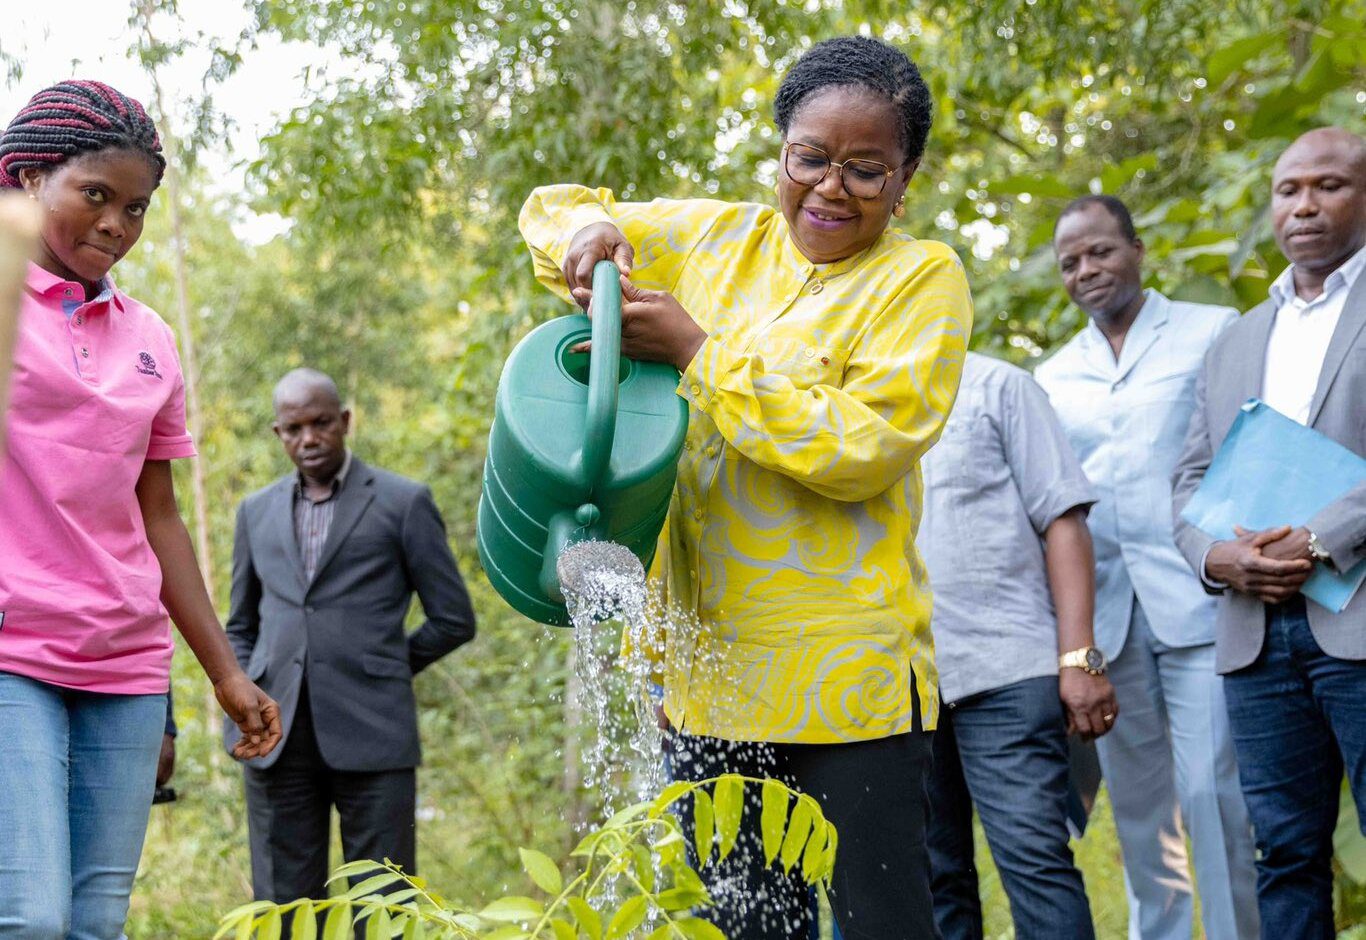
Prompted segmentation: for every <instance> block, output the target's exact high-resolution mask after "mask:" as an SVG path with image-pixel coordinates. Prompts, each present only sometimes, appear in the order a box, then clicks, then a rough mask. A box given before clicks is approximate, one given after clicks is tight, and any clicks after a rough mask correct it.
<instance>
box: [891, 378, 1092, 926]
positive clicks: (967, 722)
mask: <svg viewBox="0 0 1366 940" xmlns="http://www.w3.org/2000/svg"><path fill="white" fill-rule="evenodd" d="M921 468H922V471H923V473H924V479H925V510H924V516H923V518H922V521H921V527H920V535H919V537H918V539H917V545H918V547H919V548H920V549H921V551H922V552H923V554H924V557H925V563H926V565H927V566H928V568H929V572H930V586H931V588H932V589H933V591H934V618H933V621H932V625H933V629H934V643H935V655H936V658H937V660H938V663H939V671H940V677H939V684H940V693H941V697H942V699H943V701H944V704H945V708H944V710H943V711H942V712H941V713H940V717H939V729H938V730H937V731H936V733H935V736H934V770H933V773H932V775H931V779H930V788H929V789H930V805H931V806H932V807H933V808H934V812H933V813H931V817H930V818H931V822H930V829H929V833H928V842H929V850H930V870H931V888H932V891H933V893H934V914H935V921H936V923H937V924H938V927H939V931H940V933H941V934H942V936H943V938H944V940H968V938H975V937H981V936H982V909H981V902H980V900H979V897H978V891H977V875H976V869H975V868H974V866H973V858H972V855H973V839H972V809H973V804H976V806H977V813H978V815H979V816H980V817H981V820H982V828H983V829H984V830H985V831H986V836H987V844H988V845H989V846H990V847H991V854H992V857H993V858H994V859H995V861H996V867H997V870H998V871H1000V873H1001V881H1002V884H1003V885H1004V887H1005V890H1006V895H1007V896H1008V897H1009V898H1010V909H1011V915H1012V918H1013V919H1014V922H1015V936H1016V937H1017V938H1020V940H1031V938H1051V937H1068V938H1078V940H1086V938H1091V937H1093V936H1094V933H1093V930H1092V925H1091V912H1090V908H1089V907H1088V905H1087V902H1086V891H1085V888H1084V887H1083V885H1082V879H1081V873H1080V872H1078V871H1077V869H1076V866H1075V865H1074V864H1073V861H1072V850H1071V848H1070V847H1069V846H1068V844H1067V778H1068V749H1067V734H1068V732H1069V731H1074V732H1077V733H1079V734H1081V735H1082V736H1084V737H1087V738H1095V737H1099V736H1100V735H1103V734H1105V733H1106V732H1107V731H1109V730H1110V728H1111V727H1112V725H1113V724H1114V722H1115V719H1116V715H1117V714H1118V709H1117V707H1116V704H1115V696H1114V690H1113V689H1111V687H1110V683H1109V680H1108V679H1106V678H1105V675H1104V660H1103V658H1102V657H1101V656H1100V655H1099V651H1098V650H1096V649H1094V647H1093V646H1092V634H1091V616H1092V610H1093V606H1094V590H1095V581H1094V568H1093V566H1094V562H1093V558H1092V553H1091V537H1090V535H1089V533H1088V532H1087V528H1086V512H1087V509H1088V507H1089V506H1090V505H1091V503H1092V502H1094V501H1095V498H1096V497H1095V494H1094V492H1093V491H1092V489H1091V485H1090V484H1089V483H1088V482H1087V480H1086V476H1085V475H1084V474H1083V473H1082V469H1081V466H1080V464H1078V462H1077V458H1076V457H1075V456H1074V455H1073V453H1072V448H1071V446H1070V445H1069V444H1068V442H1067V438H1066V436H1065V435H1064V433H1063V430H1062V427H1061V426H1060V425H1059V424H1058V420H1057V418H1056V416H1055V415H1054V414H1053V409H1052V408H1051V407H1050V406H1049V404H1048V398H1047V396H1046V395H1045V394H1044V393H1043V390H1042V389H1040V388H1039V387H1038V386H1037V385H1036V384H1035V383H1034V380H1033V379H1031V378H1030V377H1029V375H1028V374H1027V373H1025V372H1024V371H1022V370H1020V369H1017V368H1015V367H1014V366H1011V365H1007V364H1006V363H1004V362H1000V361H998V360H995V359H991V358H988V357H985V356H979V355H977V354H975V353H969V354H968V357H967V362H966V363H965V365H964V368H963V380H962V385H961V386H960V389H959V392H958V400H957V403H956V404H955V405H954V410H953V413H952V414H951V415H950V416H949V420H948V424H947V425H946V426H945V428H944V434H943V436H942V437H941V438H940V439H939V443H938V444H936V445H935V446H934V448H933V449H932V450H931V451H930V452H929V454H928V455H927V456H926V458H925V459H924V461H923V462H922V464H921Z"/></svg>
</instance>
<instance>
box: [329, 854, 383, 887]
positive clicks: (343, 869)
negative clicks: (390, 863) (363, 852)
mask: <svg viewBox="0 0 1366 940" xmlns="http://www.w3.org/2000/svg"><path fill="white" fill-rule="evenodd" d="M383 867H384V866H383V865H381V864H380V863H379V862H372V861H370V860H369V859H368V858H363V859H360V860H359V861H355V862H347V863H346V864H345V865H341V866H339V867H338V868H336V869H335V870H334V871H333V872H332V877H330V878H328V879H327V883H328V884H331V883H332V882H334V881H337V880H338V879H341V878H350V877H351V876H352V875H361V874H364V873H365V872H368V871H374V870H375V869H377V868H383Z"/></svg>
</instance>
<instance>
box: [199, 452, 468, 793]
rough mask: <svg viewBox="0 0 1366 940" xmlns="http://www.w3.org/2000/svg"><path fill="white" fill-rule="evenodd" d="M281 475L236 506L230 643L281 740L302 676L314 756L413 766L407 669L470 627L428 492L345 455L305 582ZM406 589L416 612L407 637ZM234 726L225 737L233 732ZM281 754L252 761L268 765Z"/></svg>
mask: <svg viewBox="0 0 1366 940" xmlns="http://www.w3.org/2000/svg"><path fill="white" fill-rule="evenodd" d="M294 481H295V475H294V474H292V473H291V474H289V475H288V476H285V477H283V478H282V479H280V480H277V481H276V482H274V483H272V484H271V485H270V486H267V487H265V488H264V489H262V490H259V491H257V492H255V493H253V494H252V495H250V496H248V497H247V498H246V499H245V500H243V501H242V505H241V506H240V507H238V510H237V536H236V540H235V541H234V543H233V553H232V607H231V611H230V613H229V615H228V625H227V628H228V639H229V640H230V641H231V643H232V647H233V651H234V652H235V653H236V654H237V659H238V662H240V663H241V664H242V667H243V668H244V669H245V670H246V672H247V676H248V677H249V678H250V679H252V680H254V681H255V682H256V683H257V684H258V685H260V687H261V688H262V689H263V690H264V691H265V692H266V694H268V695H270V696H271V697H272V698H274V699H275V700H276V701H277V702H279V703H280V719H281V723H282V725H283V728H284V732H285V736H286V738H287V737H288V735H289V729H290V726H291V724H292V723H293V720H294V714H295V711H296V709H297V706H298V700H299V689H300V687H301V686H302V685H304V682H303V679H304V674H305V672H306V673H307V675H308V682H307V689H308V702H309V707H310V710H311V714H312V717H313V724H314V727H315V730H316V733H317V738H318V749H319V750H320V751H321V752H322V757H323V760H324V761H325V762H326V763H327V765H328V766H329V767H331V768H332V769H334V770H343V771H376V770H396V769H401V768H405V767H415V766H417V764H418V763H420V762H421V749H420V747H419V744H418V734H417V705H416V700H415V699H414V697H413V675H414V674H415V673H417V672H419V671H420V670H422V669H424V668H425V667H427V666H429V665H431V664H432V663H433V662H435V661H436V660H438V659H440V658H441V657H442V656H444V655H446V654H447V653H449V652H450V651H451V650H453V649H455V648H456V647H457V646H459V645H460V644H462V643H465V642H468V641H469V640H470V639H471V638H472V637H473V636H474V610H473V608H472V607H471V605H470V599H469V595H468V593H466V591H465V584H464V581H462V580H461V578H460V571H459V569H458V568H457V567H456V563H455V558H454V557H453V556H452V555H451V549H450V546H449V544H447V541H446V528H445V525H444V524H443V523H442V521H441V515H440V513H439V512H438V511H437V508H436V504H435V502H433V501H432V494H431V490H429V489H428V488H427V487H425V486H423V485H422V484H420V483H415V482H413V481H412V480H408V479H405V478H404V477H401V476H398V475H397V474H393V473H388V472H387V471H384V470H378V469H376V468H374V467H370V466H367V465H366V464H364V463H362V462H361V461H359V460H357V459H355V458H352V464H351V469H350V470H349V472H348V475H347V478H346V483H345V485H344V486H342V488H341V490H340V491H339V492H338V493H337V496H336V499H337V506H336V509H335V515H334V516H333V519H332V525H331V528H330V529H329V530H328V535H327V542H326V543H325V544H324V546H323V550H322V554H321V556H320V557H319V559H318V567H317V572H316V574H315V575H314V577H313V580H312V581H311V582H309V581H305V579H304V569H303V562H302V560H301V558H300V555H299V545H298V541H297V539H296V538H295V536H294V502H293V500H294ZM414 591H416V592H417V595H418V597H419V598H420V599H421V601H422V610H423V612H424V613H425V614H426V615H427V621H426V623H424V624H423V625H422V626H421V627H419V628H418V629H417V630H416V631H414V632H413V633H411V634H408V635H406V636H405V634H404V630H403V621H404V617H405V616H406V614H407V612H408V607H409V605H410V604H411V602H412V595H413V592H414ZM238 736H239V735H238V731H237V728H236V726H235V725H233V724H232V723H231V722H225V725H224V743H225V744H226V746H227V747H228V748H231V747H232V745H233V743H234V742H236V740H237V738H238ZM283 750H284V740H282V741H281V742H280V746H278V747H276V749H275V750H274V751H272V752H271V753H270V754H268V755H267V756H266V757H263V758H259V759H256V760H253V761H249V762H248V763H249V764H250V766H253V767H259V768H265V767H269V766H270V765H271V764H273V763H274V762H275V761H276V759H278V757H279V756H280V753H281V752H282V751H283Z"/></svg>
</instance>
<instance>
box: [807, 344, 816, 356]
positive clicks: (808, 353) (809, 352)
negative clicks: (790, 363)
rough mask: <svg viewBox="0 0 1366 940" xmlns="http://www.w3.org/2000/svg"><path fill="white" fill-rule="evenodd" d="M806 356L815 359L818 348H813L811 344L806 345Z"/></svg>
mask: <svg viewBox="0 0 1366 940" xmlns="http://www.w3.org/2000/svg"><path fill="white" fill-rule="evenodd" d="M806 358H808V359H815V358H816V350H814V349H812V348H811V347H810V346H808V347H806Z"/></svg>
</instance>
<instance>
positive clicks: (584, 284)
mask: <svg viewBox="0 0 1366 940" xmlns="http://www.w3.org/2000/svg"><path fill="white" fill-rule="evenodd" d="M635 257H636V251H635V249H634V248H632V247H631V243H630V242H629V241H627V240H626V236H625V235H623V234H622V233H621V229H619V228H617V227H616V226H615V225H613V224H612V223H611V222H594V223H593V224H592V225H587V226H584V227H583V228H581V229H579V230H578V232H576V233H575V235H574V238H573V240H572V241H570V243H569V251H567V252H566V253H565V256H564V282H565V284H567V285H568V286H569V292H570V293H571V294H573V295H574V299H575V300H577V301H578V303H579V306H581V307H583V309H585V310H587V309H588V298H589V297H591V296H592V288H593V266H594V265H596V264H597V263H598V262H599V261H611V262H613V263H615V264H616V266H617V270H619V271H620V272H621V273H622V275H623V276H625V275H628V274H630V273H631V263H632V262H633V261H635ZM580 291H582V292H583V293H582V296H581V295H580Z"/></svg>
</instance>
